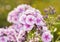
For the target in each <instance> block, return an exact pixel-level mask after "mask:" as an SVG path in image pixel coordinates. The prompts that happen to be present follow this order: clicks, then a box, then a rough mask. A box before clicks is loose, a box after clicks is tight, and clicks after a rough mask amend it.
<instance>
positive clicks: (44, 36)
mask: <svg viewBox="0 0 60 42" xmlns="http://www.w3.org/2000/svg"><path fill="white" fill-rule="evenodd" d="M52 38H53V36H52V35H51V33H50V32H48V31H47V32H44V33H43V34H42V41H43V42H51V40H52Z"/></svg>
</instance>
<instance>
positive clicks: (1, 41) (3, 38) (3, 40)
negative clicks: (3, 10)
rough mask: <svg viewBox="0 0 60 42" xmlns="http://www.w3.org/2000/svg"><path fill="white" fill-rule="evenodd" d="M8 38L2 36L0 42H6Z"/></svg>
mask: <svg viewBox="0 0 60 42" xmlns="http://www.w3.org/2000/svg"><path fill="white" fill-rule="evenodd" d="M7 40H8V38H7V37H5V36H3V37H0V42H7Z"/></svg>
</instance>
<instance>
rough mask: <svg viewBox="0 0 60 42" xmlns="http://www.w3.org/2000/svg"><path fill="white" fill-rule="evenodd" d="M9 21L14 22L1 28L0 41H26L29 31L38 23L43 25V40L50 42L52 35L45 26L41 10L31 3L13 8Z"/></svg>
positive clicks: (39, 25)
mask: <svg viewBox="0 0 60 42" xmlns="http://www.w3.org/2000/svg"><path fill="white" fill-rule="evenodd" d="M7 20H8V22H10V23H12V25H11V26H9V27H8V29H0V42H24V41H26V37H27V33H29V31H31V30H32V29H33V27H34V26H35V25H36V26H37V28H40V27H42V29H41V31H42V35H41V36H42V37H41V39H42V41H43V42H50V41H51V40H52V35H51V33H50V31H49V30H48V28H47V27H46V26H45V25H46V24H45V21H44V19H43V16H42V15H41V13H40V11H39V10H37V9H35V8H32V7H31V6H29V5H26V4H22V5H19V6H17V8H15V9H14V10H12V11H11V12H10V13H9V14H8V17H7Z"/></svg>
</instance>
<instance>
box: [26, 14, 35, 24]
mask: <svg viewBox="0 0 60 42" xmlns="http://www.w3.org/2000/svg"><path fill="white" fill-rule="evenodd" d="M26 23H27V24H29V25H34V24H35V17H34V16H32V15H28V16H27V17H26Z"/></svg>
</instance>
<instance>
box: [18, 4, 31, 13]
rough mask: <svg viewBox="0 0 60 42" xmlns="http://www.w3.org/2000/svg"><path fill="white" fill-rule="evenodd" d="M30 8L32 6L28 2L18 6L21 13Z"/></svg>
mask: <svg viewBox="0 0 60 42" xmlns="http://www.w3.org/2000/svg"><path fill="white" fill-rule="evenodd" d="M29 8H31V7H30V6H29V5H26V4H22V5H19V6H17V10H19V12H20V13H22V12H25V11H26V10H27V9H29Z"/></svg>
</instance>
